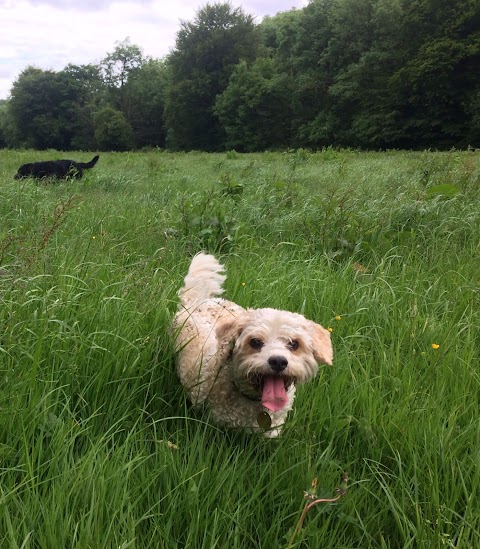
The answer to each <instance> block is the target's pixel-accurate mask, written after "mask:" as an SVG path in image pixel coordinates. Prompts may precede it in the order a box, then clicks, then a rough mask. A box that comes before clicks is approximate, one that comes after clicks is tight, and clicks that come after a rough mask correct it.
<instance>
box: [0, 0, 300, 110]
mask: <svg viewBox="0 0 480 549" xmlns="http://www.w3.org/2000/svg"><path fill="white" fill-rule="evenodd" d="M215 1H216V0H210V4H213V3H215ZM207 3H208V0H114V1H111V0H0V99H6V98H7V96H8V94H9V92H10V89H11V87H12V83H13V82H14V80H16V79H17V77H18V75H19V74H20V73H21V72H22V70H23V69H25V68H26V67H28V66H29V65H34V66H36V67H38V68H41V69H45V70H46V69H53V70H61V69H63V68H64V67H65V66H66V65H68V63H74V64H76V65H85V64H88V63H97V62H99V61H100V60H101V59H103V58H104V57H105V56H106V54H107V53H110V52H112V51H113V50H114V49H115V46H116V44H115V42H121V41H123V40H125V38H127V37H129V38H130V42H131V43H132V44H135V45H137V46H140V47H141V48H142V50H143V53H144V55H146V56H151V57H156V58H160V57H164V56H165V55H167V54H168V53H169V51H170V50H171V49H172V48H173V47H174V46H175V37H176V33H177V32H178V30H179V28H180V24H179V21H180V20H186V21H191V20H192V19H193V18H194V17H195V13H196V12H197V11H198V9H199V8H201V7H203V6H204V5H206V4H207ZM230 3H231V4H232V6H234V7H237V6H241V7H242V8H243V10H244V11H245V12H246V13H247V14H251V15H254V16H255V17H256V21H257V22H260V21H261V20H262V17H263V16H265V15H275V14H276V13H278V12H280V11H287V10H290V9H291V8H294V7H295V8H302V7H303V6H305V5H306V4H307V3H308V0H244V1H243V2H235V1H233V0H232V1H231V2H230Z"/></svg>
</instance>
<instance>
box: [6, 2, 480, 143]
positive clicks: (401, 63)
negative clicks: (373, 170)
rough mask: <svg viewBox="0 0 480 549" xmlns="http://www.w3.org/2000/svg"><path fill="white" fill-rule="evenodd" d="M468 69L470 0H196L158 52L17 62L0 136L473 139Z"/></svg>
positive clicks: (478, 46) (476, 24)
mask: <svg viewBox="0 0 480 549" xmlns="http://www.w3.org/2000/svg"><path fill="white" fill-rule="evenodd" d="M479 74H480V3H479V2H478V0H311V1H310V3H309V4H308V5H307V6H306V7H305V8H303V9H301V10H295V9H293V10H291V11H287V12H282V13H279V14H277V15H276V16H274V17H266V18H264V19H263V21H261V22H260V23H259V24H256V23H255V21H254V18H253V17H252V16H251V15H248V14H246V13H245V12H244V11H243V10H242V9H241V8H237V7H234V6H232V5H231V4H229V3H217V4H207V5H206V6H204V7H203V8H201V9H199V10H198V12H197V14H196V17H195V18H194V20H193V21H183V22H181V24H180V29H179V31H178V33H177V39H176V43H175V47H174V49H173V51H172V52H171V54H170V55H168V56H167V57H166V58H165V59H162V60H156V59H152V58H149V57H145V56H144V55H143V52H142V50H141V48H140V47H138V46H137V45H134V44H131V43H130V42H129V41H128V39H127V40H125V41H124V42H121V43H118V44H117V46H116V48H115V50H114V51H113V52H112V53H109V54H107V55H106V57H105V59H103V61H101V62H100V63H99V64H98V65H83V66H76V65H68V66H67V67H65V69H63V70H62V71H59V72H54V71H49V70H41V69H38V68H35V67H27V68H26V69H25V70H24V71H23V72H22V73H21V74H20V76H19V77H18V79H17V80H16V81H15V82H14V84H13V87H12V89H11V93H10V97H9V99H8V100H7V101H5V102H2V104H1V105H0V146H3V147H6V146H8V147H33V148H36V149H45V148H56V149H63V150H69V149H84V150H88V149H100V150H130V149H135V148H143V147H161V148H165V147H166V148H169V149H173V150H192V149H197V150H207V151H218V150H229V149H236V150H238V151H258V150H265V149H279V148H286V147H293V148H297V147H309V148H321V147H325V146H329V145H333V146H342V147H360V148H374V149H378V148H450V147H459V148H461V147H466V146H474V147H479V146H480V78H479Z"/></svg>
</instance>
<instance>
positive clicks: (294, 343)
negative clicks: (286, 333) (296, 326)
mask: <svg viewBox="0 0 480 549" xmlns="http://www.w3.org/2000/svg"><path fill="white" fill-rule="evenodd" d="M287 347H288V348H289V349H290V350H291V351H296V350H297V349H298V341H297V340H296V339H292V341H290V342H289V343H288V345H287Z"/></svg>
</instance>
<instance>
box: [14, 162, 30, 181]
mask: <svg viewBox="0 0 480 549" xmlns="http://www.w3.org/2000/svg"><path fill="white" fill-rule="evenodd" d="M29 173H30V172H29V170H28V164H24V165H23V166H20V168H18V171H17V173H16V174H15V179H23V178H24V177H27V176H28V175H29Z"/></svg>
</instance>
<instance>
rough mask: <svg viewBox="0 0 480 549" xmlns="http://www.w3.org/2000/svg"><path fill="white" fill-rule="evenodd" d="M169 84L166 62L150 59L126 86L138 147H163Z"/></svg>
mask: <svg viewBox="0 0 480 549" xmlns="http://www.w3.org/2000/svg"><path fill="white" fill-rule="evenodd" d="M168 84H169V76H168V67H167V66H166V64H165V62H164V61H159V60H155V59H148V60H147V61H146V62H145V63H144V64H143V65H142V66H141V67H140V68H139V69H138V70H137V71H136V72H135V76H134V77H132V78H130V79H129V80H128V82H127V84H126V88H127V91H128V95H129V96H130V97H132V98H134V99H135V100H134V101H133V102H132V106H131V125H132V128H133V131H134V133H135V139H136V143H137V146H139V147H146V146H152V147H164V146H165V129H164V108H165V95H166V90H167V86H168Z"/></svg>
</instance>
